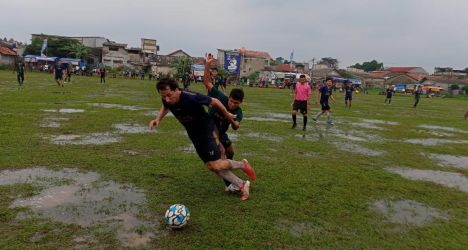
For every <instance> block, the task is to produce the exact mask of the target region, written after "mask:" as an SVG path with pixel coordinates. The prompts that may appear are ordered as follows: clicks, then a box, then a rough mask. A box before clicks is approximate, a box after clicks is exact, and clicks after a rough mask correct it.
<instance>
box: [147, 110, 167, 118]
mask: <svg viewBox="0 0 468 250" xmlns="http://www.w3.org/2000/svg"><path fill="white" fill-rule="evenodd" d="M146 115H147V116H151V117H156V116H158V115H159V111H148V112H146ZM165 117H174V115H173V114H172V113H171V112H169V113H167V115H166V116H165Z"/></svg>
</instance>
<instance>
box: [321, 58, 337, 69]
mask: <svg viewBox="0 0 468 250" xmlns="http://www.w3.org/2000/svg"><path fill="white" fill-rule="evenodd" d="M338 63H339V62H338V59H336V58H331V57H324V58H322V59H320V61H319V64H325V65H328V67H330V68H333V69H337V68H338Z"/></svg>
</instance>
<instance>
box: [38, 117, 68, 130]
mask: <svg viewBox="0 0 468 250" xmlns="http://www.w3.org/2000/svg"><path fill="white" fill-rule="evenodd" d="M68 120H70V119H69V118H63V117H62V118H59V117H45V118H44V119H42V121H41V123H40V124H39V126H40V127H41V128H60V126H61V125H62V122H64V121H68Z"/></svg>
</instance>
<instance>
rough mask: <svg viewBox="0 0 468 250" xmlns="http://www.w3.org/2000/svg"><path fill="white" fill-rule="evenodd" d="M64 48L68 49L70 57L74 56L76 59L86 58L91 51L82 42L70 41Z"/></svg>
mask: <svg viewBox="0 0 468 250" xmlns="http://www.w3.org/2000/svg"><path fill="white" fill-rule="evenodd" d="M64 50H65V51H68V55H67V56H68V57H74V58H76V59H85V58H87V57H89V53H90V51H89V49H88V48H86V47H85V46H84V45H83V44H81V43H70V44H69V45H67V47H65V48H64Z"/></svg>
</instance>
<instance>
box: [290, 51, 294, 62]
mask: <svg viewBox="0 0 468 250" xmlns="http://www.w3.org/2000/svg"><path fill="white" fill-rule="evenodd" d="M293 58H294V50H293V51H291V55H290V56H289V61H290V62H292V60H293Z"/></svg>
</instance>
